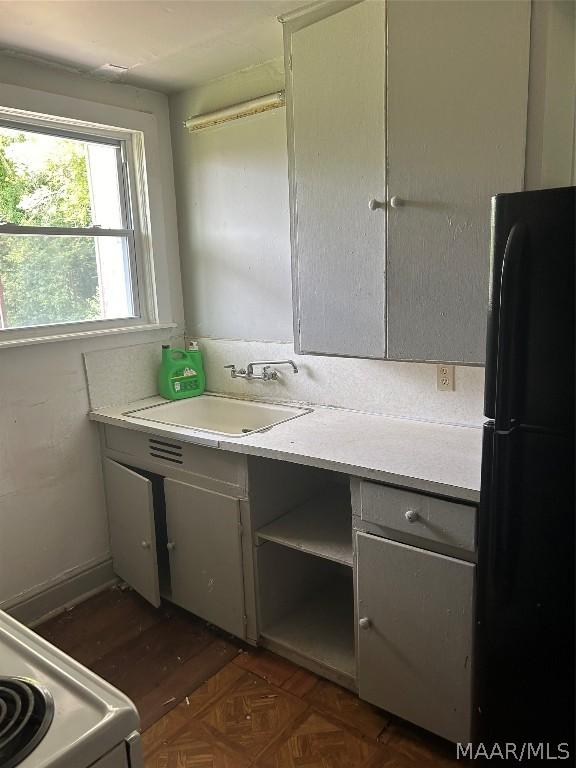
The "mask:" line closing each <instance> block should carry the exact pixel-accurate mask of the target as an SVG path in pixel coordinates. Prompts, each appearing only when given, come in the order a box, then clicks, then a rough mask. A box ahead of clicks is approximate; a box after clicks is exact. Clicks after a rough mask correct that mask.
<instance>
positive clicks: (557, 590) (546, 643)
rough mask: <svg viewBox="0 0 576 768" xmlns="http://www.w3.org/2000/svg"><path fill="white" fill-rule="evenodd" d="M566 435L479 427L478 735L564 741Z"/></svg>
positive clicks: (569, 451) (570, 464)
mask: <svg viewBox="0 0 576 768" xmlns="http://www.w3.org/2000/svg"><path fill="white" fill-rule="evenodd" d="M573 472H574V445H573V440H572V438H571V436H568V435H559V434H551V433H543V432H542V431H540V430H533V429H529V428H525V427H517V428H515V429H513V430H511V431H510V432H508V433H501V432H497V431H496V430H494V428H493V427H492V426H486V427H485V429H484V452H483V467H482V501H481V509H480V517H479V549H478V576H479V579H478V590H477V653H476V669H475V675H476V710H477V713H478V716H479V720H478V726H479V738H480V739H481V740H486V741H532V742H540V741H548V740H549V741H551V742H552V741H555V742H556V743H558V741H565V742H571V740H572V734H573V723H574V696H573V681H574V659H573V649H574V618H575V617H574V597H575V595H574V483H573Z"/></svg>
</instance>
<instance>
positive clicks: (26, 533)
mask: <svg viewBox="0 0 576 768" xmlns="http://www.w3.org/2000/svg"><path fill="white" fill-rule="evenodd" d="M0 80H1V81H2V82H3V83H8V84H12V85H19V86H24V87H27V88H33V89H36V90H40V91H45V92H47V93H53V94H61V95H64V96H72V97H77V98H82V99H86V100H91V101H94V102H98V103H102V104H109V105H114V106H121V107H126V108H128V109H135V110H140V111H142V112H148V113H151V114H153V115H155V117H156V120H157V126H158V134H159V151H160V161H161V176H160V184H159V187H160V189H159V190H155V192H157V193H159V194H160V195H161V201H162V202H161V205H162V209H161V210H162V215H163V218H164V222H165V228H166V240H167V253H166V256H167V259H168V271H169V274H168V276H167V279H168V282H169V285H168V289H169V293H170V301H171V305H172V308H173V313H174V318H173V319H174V322H176V323H177V324H178V326H179V327H180V329H181V328H182V326H183V308H182V296H181V284H180V270H179V258H178V239H177V230H176V208H175V197H174V184H173V170H172V168H173V167H172V153H171V146H170V132H169V131H170V128H169V119H168V105H167V99H166V97H165V96H163V95H161V94H157V93H152V92H148V91H145V90H141V89H135V88H130V87H126V86H121V85H113V84H107V83H101V82H98V81H94V80H90V79H87V78H82V77H78V76H76V75H70V74H68V73H65V72H58V71H55V70H51V69H49V68H45V67H39V66H37V65H35V64H31V63H29V62H25V61H20V60H16V59H10V58H4V57H0ZM176 332H177V330H176V331H175V333H176ZM168 335H170V334H169V333H167V332H166V331H150V332H144V333H143V332H134V333H129V334H120V335H116V336H108V337H106V338H103V337H97V338H92V339H84V340H82V341H80V340H76V341H64V342H51V343H45V344H37V345H32V346H25V347H19V348H3V349H0V607H8V606H11V605H14V604H16V603H20V602H22V601H23V600H25V599H27V598H31V597H33V596H34V595H35V594H37V593H38V592H40V591H42V590H44V589H46V588H48V587H51V586H54V585H57V584H58V583H60V582H62V581H63V580H65V579H67V578H69V577H71V576H75V575H77V574H80V573H82V572H84V571H86V569H89V568H92V567H94V566H96V565H97V564H98V563H101V562H103V561H106V560H108V558H109V547H108V532H107V524H106V511H105V505H104V493H103V485H102V476H101V464H100V453H99V445H98V436H97V430H96V426H95V425H94V424H92V423H90V422H89V421H88V419H87V412H88V410H89V404H88V393H87V386H86V380H85V374H84V366H83V360H82V352H83V351H89V350H97V349H103V348H108V349H112V348H114V347H125V346H128V345H136V344H142V343H145V342H150V341H157V342H158V344H159V343H160V341H161V340H163V339H164V338H166V337H167V336H168Z"/></svg>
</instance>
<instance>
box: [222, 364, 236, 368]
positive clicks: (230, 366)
mask: <svg viewBox="0 0 576 768" xmlns="http://www.w3.org/2000/svg"><path fill="white" fill-rule="evenodd" d="M224 368H236V365H235V364H234V363H232V365H225V366H224Z"/></svg>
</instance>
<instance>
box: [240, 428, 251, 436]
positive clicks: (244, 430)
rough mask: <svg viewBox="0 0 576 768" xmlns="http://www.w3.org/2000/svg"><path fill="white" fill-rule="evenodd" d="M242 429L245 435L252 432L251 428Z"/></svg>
mask: <svg viewBox="0 0 576 768" xmlns="http://www.w3.org/2000/svg"><path fill="white" fill-rule="evenodd" d="M240 431H241V432H243V433H244V434H245V435H247V434H248V433H249V432H252V430H251V429H242V430H240Z"/></svg>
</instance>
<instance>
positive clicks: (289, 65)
mask: <svg viewBox="0 0 576 768" xmlns="http://www.w3.org/2000/svg"><path fill="white" fill-rule="evenodd" d="M288 69H289V70H290V72H292V54H290V55H289V56H288Z"/></svg>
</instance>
